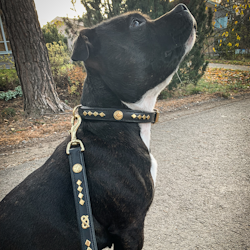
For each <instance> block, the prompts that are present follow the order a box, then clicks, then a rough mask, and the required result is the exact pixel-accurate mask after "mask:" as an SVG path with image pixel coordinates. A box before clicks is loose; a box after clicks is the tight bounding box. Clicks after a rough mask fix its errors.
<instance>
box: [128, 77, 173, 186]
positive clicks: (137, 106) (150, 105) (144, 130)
mask: <svg viewBox="0 0 250 250" xmlns="http://www.w3.org/2000/svg"><path fill="white" fill-rule="evenodd" d="M174 74H175V72H173V73H172V74H171V75H170V76H169V77H168V78H167V79H166V80H165V81H163V82H162V83H160V84H158V85H157V86H156V87H155V88H153V89H150V90H148V91H147V92H146V93H145V94H144V95H143V96H142V98H141V99H140V100H139V101H138V102H135V103H126V102H123V103H124V104H125V105H126V106H127V107H128V108H130V109H134V110H141V111H147V112H153V110H154V107H155V103H156V99H157V97H158V95H159V94H160V93H161V91H162V90H163V89H164V88H166V86H167V85H168V84H169V83H170V81H171V79H172V77H173V75H174ZM139 127H140V136H141V139H142V141H143V142H144V143H145V145H146V146H147V148H148V150H150V135H151V123H139ZM150 158H151V176H152V178H153V180H154V184H155V183H156V174H157V162H156V160H155V158H154V157H153V155H152V154H151V153H150Z"/></svg>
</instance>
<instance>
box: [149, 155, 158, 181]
mask: <svg viewBox="0 0 250 250" xmlns="http://www.w3.org/2000/svg"><path fill="white" fill-rule="evenodd" d="M150 158H151V168H150V173H151V176H152V178H153V181H154V185H156V175H157V167H158V164H157V161H156V159H155V158H154V156H153V155H152V154H151V153H150Z"/></svg>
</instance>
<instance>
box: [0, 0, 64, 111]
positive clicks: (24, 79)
mask: <svg viewBox="0 0 250 250" xmlns="http://www.w3.org/2000/svg"><path fill="white" fill-rule="evenodd" d="M0 9H1V10H2V12H3V15H4V18H5V23H6V27H7V32H8V34H9V39H10V43H11V48H12V53H13V57H14V60H15V66H16V70H17V74H18V77H19V80H20V83H21V87H22V90H23V97H24V98H23V99H24V110H25V112H26V114H27V115H40V114H44V113H47V112H49V113H50V112H60V111H64V110H65V109H66V108H68V106H67V105H66V104H65V103H63V102H61V101H60V99H59V97H58V95H57V93H56V90H55V85H54V82H53V78H52V75H51V70H50V65H49V58H48V52H47V49H46V46H45V41H44V38H43V34H42V31H41V28H40V24H39V21H38V17H37V12H36V8H35V4H34V1H33V0H1V1H0Z"/></svg>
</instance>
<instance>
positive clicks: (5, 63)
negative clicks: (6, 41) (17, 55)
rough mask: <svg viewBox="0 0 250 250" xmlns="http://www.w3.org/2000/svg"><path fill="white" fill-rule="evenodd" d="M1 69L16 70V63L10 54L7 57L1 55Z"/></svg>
mask: <svg viewBox="0 0 250 250" xmlns="http://www.w3.org/2000/svg"><path fill="white" fill-rule="evenodd" d="M0 63H1V65H0V69H6V68H10V69H14V68H15V62H14V60H13V58H12V56H11V55H10V54H7V55H1V56H0Z"/></svg>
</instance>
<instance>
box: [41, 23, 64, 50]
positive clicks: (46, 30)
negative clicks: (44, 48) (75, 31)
mask: <svg viewBox="0 0 250 250" xmlns="http://www.w3.org/2000/svg"><path fill="white" fill-rule="evenodd" d="M60 25H62V24H61V23H60V22H56V23H47V24H46V25H44V26H43V27H42V32H43V37H44V40H45V43H53V42H56V43H59V42H62V43H64V44H65V45H67V38H66V37H65V36H63V35H62V34H61V33H59V31H58V29H57V26H60Z"/></svg>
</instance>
